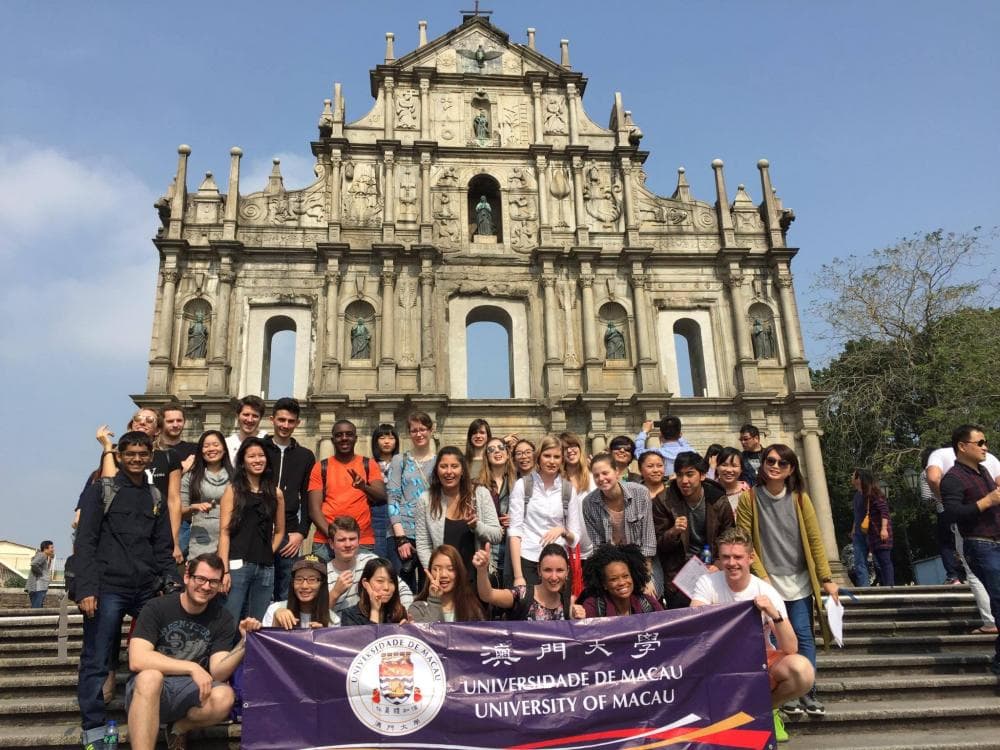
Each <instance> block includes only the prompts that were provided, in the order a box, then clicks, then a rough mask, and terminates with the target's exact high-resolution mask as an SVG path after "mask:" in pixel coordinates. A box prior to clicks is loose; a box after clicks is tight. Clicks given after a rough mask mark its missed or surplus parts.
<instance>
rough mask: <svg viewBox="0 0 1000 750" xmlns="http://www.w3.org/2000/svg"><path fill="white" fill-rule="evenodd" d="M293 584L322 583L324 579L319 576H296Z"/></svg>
mask: <svg viewBox="0 0 1000 750" xmlns="http://www.w3.org/2000/svg"><path fill="white" fill-rule="evenodd" d="M292 582H293V583H322V582H323V579H322V578H319V577H317V576H295V578H293V579H292Z"/></svg>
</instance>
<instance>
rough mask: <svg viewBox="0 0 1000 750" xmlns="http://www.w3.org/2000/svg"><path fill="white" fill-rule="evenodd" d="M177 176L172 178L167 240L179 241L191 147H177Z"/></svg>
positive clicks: (185, 201)
mask: <svg viewBox="0 0 1000 750" xmlns="http://www.w3.org/2000/svg"><path fill="white" fill-rule="evenodd" d="M177 154H178V156H177V175H176V177H174V196H173V199H172V200H171V201H170V223H169V224H168V225H167V238H168V239H171V240H179V239H180V238H181V234H182V232H183V229H184V208H185V204H186V203H187V163H188V156H190V155H191V147H190V146H188V145H187V144H184V143H182V144H181V145H180V146H178V147H177Z"/></svg>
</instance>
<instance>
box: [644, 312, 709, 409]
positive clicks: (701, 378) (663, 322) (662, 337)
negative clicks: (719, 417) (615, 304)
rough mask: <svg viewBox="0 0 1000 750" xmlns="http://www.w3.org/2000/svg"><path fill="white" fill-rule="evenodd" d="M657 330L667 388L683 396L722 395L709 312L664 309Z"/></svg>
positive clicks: (662, 370) (660, 314) (661, 365)
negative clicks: (720, 393)
mask: <svg viewBox="0 0 1000 750" xmlns="http://www.w3.org/2000/svg"><path fill="white" fill-rule="evenodd" d="M656 331H657V343H658V346H659V355H660V372H661V374H662V375H663V377H664V380H665V381H666V383H667V390H669V391H670V392H671V393H675V394H677V395H679V396H681V397H685V396H694V397H702V396H707V397H716V396H718V395H719V378H718V373H717V366H716V361H715V348H714V347H713V345H712V317H711V314H710V313H709V311H708V310H669V309H668V310H661V311H660V312H659V314H658V316H657V322H656ZM682 372H683V378H682ZM682 384H683V386H684V387H682ZM688 384H690V385H688Z"/></svg>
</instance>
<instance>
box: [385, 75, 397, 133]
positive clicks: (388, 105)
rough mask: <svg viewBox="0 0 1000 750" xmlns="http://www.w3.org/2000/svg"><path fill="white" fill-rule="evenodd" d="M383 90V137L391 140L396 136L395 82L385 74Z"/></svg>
mask: <svg viewBox="0 0 1000 750" xmlns="http://www.w3.org/2000/svg"><path fill="white" fill-rule="evenodd" d="M383 89H384V91H385V131H384V132H385V139H386V140H387V141H391V140H392V139H393V138H395V137H396V82H395V81H394V80H393V79H392V77H390V76H386V79H385V83H384V84H383Z"/></svg>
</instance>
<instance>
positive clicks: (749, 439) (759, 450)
mask: <svg viewBox="0 0 1000 750" xmlns="http://www.w3.org/2000/svg"><path fill="white" fill-rule="evenodd" d="M740 445H741V446H742V447H743V450H742V455H743V476H742V479H743V481H744V482H746V483H747V486H748V487H753V486H754V485H755V484H757V475H758V474H759V472H760V465H761V462H762V461H763V460H764V449H763V446H762V445H761V444H760V430H759V429H758V428H757V427H754V426H753V425H752V424H745V425H743V426H741V427H740Z"/></svg>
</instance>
